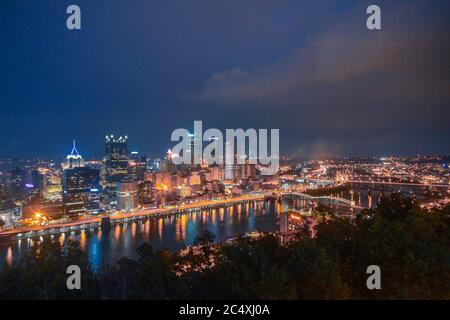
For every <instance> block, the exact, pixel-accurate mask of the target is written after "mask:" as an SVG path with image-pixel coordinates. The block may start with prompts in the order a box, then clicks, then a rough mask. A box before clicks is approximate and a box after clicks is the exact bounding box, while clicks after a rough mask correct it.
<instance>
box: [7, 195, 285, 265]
mask: <svg viewBox="0 0 450 320" xmlns="http://www.w3.org/2000/svg"><path fill="white" fill-rule="evenodd" d="M283 208H285V209H287V205H284V206H282V207H281V206H280V205H279V204H277V203H273V202H272V203H269V202H266V203H251V204H242V205H238V206H234V207H229V208H217V209H211V210H203V211H201V212H194V213H190V214H185V215H179V216H170V217H165V218H159V219H153V220H143V221H133V222H127V223H121V224H117V225H113V226H112V228H111V231H110V232H109V233H106V232H103V233H102V231H101V230H99V229H86V230H83V231H77V232H66V233H63V234H60V235H55V236H54V237H56V239H58V241H59V242H60V243H65V242H67V241H68V239H72V240H77V241H79V242H80V245H81V248H82V249H83V250H85V251H86V252H87V254H88V256H89V259H90V261H91V263H92V266H93V267H94V268H97V267H99V266H100V265H101V264H102V263H114V262H116V261H117V260H118V259H120V258H121V257H124V256H128V257H129V258H136V257H137V252H136V250H137V249H138V247H139V246H140V245H141V244H142V243H145V242H148V243H150V244H151V245H152V246H153V247H154V248H156V249H163V248H167V249H169V250H179V249H181V248H183V247H184V246H185V245H191V244H192V243H193V242H194V240H195V238H196V236H197V235H199V234H201V233H202V232H203V231H204V230H209V231H210V232H212V233H214V234H215V235H216V236H217V238H216V240H217V241H225V240H226V239H229V238H231V237H235V236H238V235H244V234H245V233H247V232H251V231H254V230H259V231H276V230H278V229H279V223H278V214H279V212H280V209H283ZM35 241H39V239H27V240H21V241H14V242H6V243H0V265H3V264H5V263H7V264H8V265H10V264H12V263H13V261H17V260H18V259H20V257H21V256H23V254H24V253H25V252H27V251H29V249H30V248H31V247H32V246H33V243H34V242H35Z"/></svg>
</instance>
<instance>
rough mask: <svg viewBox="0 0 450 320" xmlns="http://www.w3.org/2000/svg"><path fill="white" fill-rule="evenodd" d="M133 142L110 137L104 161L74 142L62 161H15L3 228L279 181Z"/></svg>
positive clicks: (5, 186) (7, 179) (2, 184)
mask: <svg viewBox="0 0 450 320" xmlns="http://www.w3.org/2000/svg"><path fill="white" fill-rule="evenodd" d="M128 143H129V140H128V137H127V136H114V135H108V136H106V137H105V142H104V156H103V159H99V160H87V159H84V158H83V156H82V155H81V154H80V153H79V152H78V150H77V146H76V145H75V141H74V142H73V146H72V151H71V152H70V153H69V155H67V156H66V158H65V159H64V162H63V163H61V164H58V163H56V162H54V161H43V160H34V161H33V160H30V161H28V162H27V163H26V164H25V165H21V164H20V163H17V162H15V163H14V167H13V169H12V170H9V171H7V172H5V173H4V174H3V176H0V201H1V203H0V208H2V209H1V210H2V211H0V215H1V216H0V219H1V220H2V221H4V222H3V223H2V225H3V227H15V226H18V225H19V224H22V223H25V224H26V223H35V224H43V223H47V222H48V221H49V220H57V219H74V218H75V219H76V218H78V217H80V216H86V215H97V214H101V213H114V212H116V211H121V212H132V211H135V210H138V209H141V208H158V207H164V206H176V205H179V204H186V203H191V202H196V201H203V200H211V199H220V198H226V197H230V196H235V195H242V194H246V193H250V192H257V191H260V190H261V189H264V188H271V186H272V185H273V182H274V181H275V180H276V176H261V175H260V174H259V170H258V168H257V165H254V164H250V163H245V164H240V165H238V164H235V165H232V166H229V165H228V166H224V165H207V164H206V163H202V164H181V165H180V164H179V165H176V164H174V162H173V161H172V159H173V155H172V152H171V150H170V149H169V150H168V152H167V153H166V155H165V156H164V157H161V158H150V157H148V156H145V155H141V154H139V153H138V152H130V150H129V145H128ZM192 148H193V146H192ZM189 151H192V153H193V150H189ZM0 172H4V171H0ZM226 172H227V173H228V179H225V176H226ZM274 179H275V180H274Z"/></svg>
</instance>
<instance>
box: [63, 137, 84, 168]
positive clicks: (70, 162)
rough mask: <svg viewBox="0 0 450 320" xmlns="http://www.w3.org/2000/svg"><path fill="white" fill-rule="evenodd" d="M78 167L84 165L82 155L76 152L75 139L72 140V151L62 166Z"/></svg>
mask: <svg viewBox="0 0 450 320" xmlns="http://www.w3.org/2000/svg"><path fill="white" fill-rule="evenodd" d="M78 167H84V160H83V157H82V156H81V155H80V154H79V153H78V150H77V147H76V145H75V140H73V146H72V151H71V152H70V154H69V155H67V157H66V163H65V166H64V168H65V169H70V168H78Z"/></svg>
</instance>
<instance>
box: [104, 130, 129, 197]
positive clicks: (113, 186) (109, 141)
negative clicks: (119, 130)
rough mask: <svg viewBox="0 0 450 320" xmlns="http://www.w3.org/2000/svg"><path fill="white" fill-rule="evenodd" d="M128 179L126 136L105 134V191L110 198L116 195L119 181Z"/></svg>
mask: <svg viewBox="0 0 450 320" xmlns="http://www.w3.org/2000/svg"><path fill="white" fill-rule="evenodd" d="M127 179H128V137H127V136H125V137H122V136H120V137H119V138H114V136H113V135H110V136H106V143H105V159H104V186H105V191H106V192H107V193H108V194H109V196H110V197H112V199H114V198H115V196H116V190H117V185H118V183H119V182H122V181H125V180H127Z"/></svg>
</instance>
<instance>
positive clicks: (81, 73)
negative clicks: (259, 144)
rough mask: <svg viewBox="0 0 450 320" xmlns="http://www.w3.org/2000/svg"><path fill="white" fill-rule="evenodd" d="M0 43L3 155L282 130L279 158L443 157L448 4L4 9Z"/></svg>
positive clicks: (47, 4)
mask: <svg viewBox="0 0 450 320" xmlns="http://www.w3.org/2000/svg"><path fill="white" fill-rule="evenodd" d="M70 4H77V5H79V6H80V8H81V15H82V30H79V31H69V30H68V29H67V28H66V18H67V14H66V8H67V6H68V5H70ZM370 4H378V5H379V6H380V7H381V10H382V30H381V31H370V30H368V29H367V28H366V18H367V16H368V15H367V14H366V13H365V11H366V8H367V6H368V5H370ZM0 44H1V46H0V156H43V157H62V156H64V155H65V154H67V153H68V152H69V151H70V150H71V141H72V139H76V140H77V142H78V150H79V151H80V153H81V154H83V155H84V156H86V157H100V156H102V154H103V148H104V136H105V135H106V134H110V133H112V134H115V135H120V134H127V135H128V136H129V142H130V143H129V144H130V149H131V150H138V151H140V152H142V153H147V154H149V155H151V156H159V155H161V154H163V153H164V152H165V151H166V150H167V148H169V147H170V146H172V145H173V144H174V143H171V142H170V134H171V132H172V131H173V130H174V129H176V128H188V129H189V128H192V126H193V121H194V120H203V125H204V128H205V129H206V128H211V127H215V128H219V129H225V128H244V129H247V128H268V129H270V128H279V129H280V151H281V153H282V154H286V155H287V154H295V155H297V156H308V155H313V156H323V155H336V154H340V155H364V156H366V155H392V154H397V155H410V154H417V153H422V154H450V143H449V136H450V120H449V119H450V2H449V1H438V0H432V1H430V0H422V1H413V0H411V1H393V0H390V1H361V0H359V1H346V0H340V1H328V0H326V1H325V0H323V1H318V0H311V1H300V0H292V1H282V0H276V1H275V0H272V1H265V0H236V1H235V0H220V1H217V0H189V1H186V0H180V1H173V0H161V1H151V0H107V1H106V0H105V1H104V0H95V1H93V0H70V1H66V0H58V1H53V0H48V1H38V0H26V1H25V0H1V1H0Z"/></svg>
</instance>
